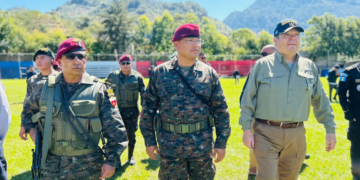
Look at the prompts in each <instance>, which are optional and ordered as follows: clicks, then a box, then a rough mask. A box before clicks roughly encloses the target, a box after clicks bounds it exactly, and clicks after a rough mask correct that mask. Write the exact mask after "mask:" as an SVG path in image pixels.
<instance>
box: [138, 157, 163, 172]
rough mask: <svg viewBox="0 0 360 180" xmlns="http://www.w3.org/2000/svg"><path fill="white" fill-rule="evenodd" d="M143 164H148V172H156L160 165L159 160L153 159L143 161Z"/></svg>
mask: <svg viewBox="0 0 360 180" xmlns="http://www.w3.org/2000/svg"><path fill="white" fill-rule="evenodd" d="M141 163H143V164H147V166H146V167H145V169H146V170H156V169H157V168H158V167H159V165H160V161H159V160H152V159H143V160H141Z"/></svg>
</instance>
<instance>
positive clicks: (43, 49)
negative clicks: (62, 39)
mask: <svg viewBox="0 0 360 180" xmlns="http://www.w3.org/2000/svg"><path fill="white" fill-rule="evenodd" d="M40 50H41V51H44V52H48V51H49V49H48V48H41V49H40Z"/></svg>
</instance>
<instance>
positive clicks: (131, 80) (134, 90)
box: [105, 54, 145, 167]
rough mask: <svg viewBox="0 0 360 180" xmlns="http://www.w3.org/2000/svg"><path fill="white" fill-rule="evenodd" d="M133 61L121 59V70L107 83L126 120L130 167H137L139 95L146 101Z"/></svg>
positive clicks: (123, 56)
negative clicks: (135, 151)
mask: <svg viewBox="0 0 360 180" xmlns="http://www.w3.org/2000/svg"><path fill="white" fill-rule="evenodd" d="M132 60H133V59H132V57H131V56H130V55H129V54H125V55H122V56H121V57H120V59H119V64H120V70H116V71H114V72H111V73H110V74H109V76H108V77H107V78H106V80H105V81H106V82H107V83H109V84H110V85H111V87H110V88H111V89H110V90H111V91H113V92H114V93H115V97H116V102H117V107H118V108H119V111H120V114H121V117H122V118H123V120H124V124H125V128H126V132H127V135H128V138H129V146H128V147H129V148H128V163H129V164H130V165H135V158H134V148H135V143H136V135H135V133H136V131H137V129H138V118H139V107H138V99H139V93H140V96H141V101H143V99H144V96H143V95H144V93H145V83H144V80H143V76H142V75H141V74H140V73H138V72H137V71H135V70H134V69H132V66H133V61H132ZM115 105H116V104H115ZM119 162H120V161H119ZM120 166H121V163H119V167H120Z"/></svg>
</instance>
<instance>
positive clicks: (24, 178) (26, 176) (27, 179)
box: [11, 171, 33, 180]
mask: <svg viewBox="0 0 360 180" xmlns="http://www.w3.org/2000/svg"><path fill="white" fill-rule="evenodd" d="M32 179H33V178H32V174H31V171H27V172H23V173H21V174H18V175H16V176H13V177H11V180H32Z"/></svg>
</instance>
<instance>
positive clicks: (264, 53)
mask: <svg viewBox="0 0 360 180" xmlns="http://www.w3.org/2000/svg"><path fill="white" fill-rule="evenodd" d="M260 54H261V55H262V56H264V57H265V56H267V55H269V54H268V53H267V52H262V53H260Z"/></svg>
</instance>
